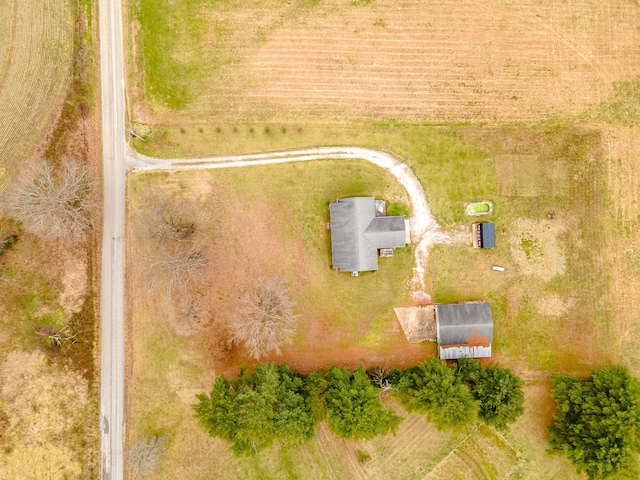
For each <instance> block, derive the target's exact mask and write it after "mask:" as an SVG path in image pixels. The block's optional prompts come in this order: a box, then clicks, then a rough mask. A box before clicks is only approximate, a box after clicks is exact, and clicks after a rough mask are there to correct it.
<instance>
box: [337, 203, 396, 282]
mask: <svg viewBox="0 0 640 480" xmlns="http://www.w3.org/2000/svg"><path fill="white" fill-rule="evenodd" d="M375 208H376V207H375V198H374V197H353V198H340V199H338V200H337V201H336V202H335V203H331V204H330V205H329V216H330V221H331V256H332V264H333V268H338V269H340V270H342V271H345V272H365V271H371V270H378V249H379V248H396V247H404V246H405V239H406V231H405V222H404V217H376V210H375Z"/></svg>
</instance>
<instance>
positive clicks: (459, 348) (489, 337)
mask: <svg viewBox="0 0 640 480" xmlns="http://www.w3.org/2000/svg"><path fill="white" fill-rule="evenodd" d="M436 321H437V332H438V347H439V350H440V358H443V359H455V358H461V357H472V358H482V357H490V356H491V344H492V343H493V316H492V314H491V305H489V304H488V303H485V302H474V303H457V304H453V305H437V306H436Z"/></svg>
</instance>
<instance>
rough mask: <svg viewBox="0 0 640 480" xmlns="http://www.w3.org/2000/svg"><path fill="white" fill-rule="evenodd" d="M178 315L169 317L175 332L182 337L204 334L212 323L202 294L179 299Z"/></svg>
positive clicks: (186, 295)
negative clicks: (204, 329)
mask: <svg viewBox="0 0 640 480" xmlns="http://www.w3.org/2000/svg"><path fill="white" fill-rule="evenodd" d="M177 300H178V302H177V305H176V314H175V315H168V316H167V318H168V319H170V324H171V327H172V328H173V330H174V331H175V332H176V333H177V334H178V335H181V336H185V337H187V336H191V335H196V334H198V333H200V332H202V330H203V328H204V327H205V325H206V324H207V323H209V321H210V316H209V312H208V311H207V309H206V308H205V305H204V303H203V301H202V296H201V295H200V294H194V293H186V294H185V295H180V297H179V298H178V299H177Z"/></svg>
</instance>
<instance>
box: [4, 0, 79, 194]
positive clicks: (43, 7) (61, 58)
mask: <svg viewBox="0 0 640 480" xmlns="http://www.w3.org/2000/svg"><path fill="white" fill-rule="evenodd" d="M75 8H76V6H75V2H73V1H70V0H63V1H58V0H43V1H40V0H33V1H21V0H20V1H19V0H3V1H2V2H1V3H0V11H2V15H0V44H1V45H2V49H1V50H0V189H2V188H4V187H5V186H6V185H7V184H8V183H9V182H10V181H11V178H12V177H13V176H14V175H15V173H16V171H17V169H18V168H19V167H20V166H21V165H22V164H23V163H24V162H25V161H26V160H29V159H31V157H32V156H33V155H34V154H36V152H38V149H39V148H40V147H41V145H43V143H44V140H45V137H46V135H47V133H48V132H49V131H50V129H51V126H52V124H53V123H54V122H55V120H56V119H57V117H58V115H59V114H60V110H61V107H62V103H63V100H64V98H65V95H66V94H67V89H68V86H69V80H70V75H71V72H72V60H73V55H72V52H73V43H74V22H75V20H74V10H75Z"/></svg>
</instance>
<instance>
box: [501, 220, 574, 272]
mask: <svg viewBox="0 0 640 480" xmlns="http://www.w3.org/2000/svg"><path fill="white" fill-rule="evenodd" d="M565 229H566V225H565V224H564V223H563V222H562V221H560V220H558V219H554V220H537V221H536V220H528V219H524V218H521V219H518V220H516V222H514V231H513V233H512V234H511V237H510V238H509V244H510V247H511V256H512V258H513V260H514V262H515V263H516V264H517V265H518V268H519V269H520V272H522V273H523V274H524V275H534V276H536V277H539V278H541V279H542V280H544V281H547V282H548V281H550V280H551V279H552V278H553V277H555V276H556V275H562V274H563V273H564V272H565V270H566V258H565V254H564V252H563V247H562V243H561V239H560V237H561V235H562V234H563V233H564V231H565Z"/></svg>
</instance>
